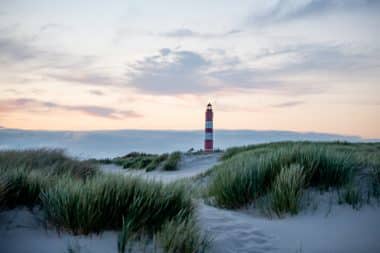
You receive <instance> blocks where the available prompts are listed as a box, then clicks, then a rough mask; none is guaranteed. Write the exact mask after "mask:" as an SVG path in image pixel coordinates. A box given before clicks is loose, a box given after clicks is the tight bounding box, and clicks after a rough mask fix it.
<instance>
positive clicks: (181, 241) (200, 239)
mask: <svg viewBox="0 0 380 253" xmlns="http://www.w3.org/2000/svg"><path fill="white" fill-rule="evenodd" d="M157 240H158V243H159V245H160V247H161V248H162V249H163V250H164V252H167V253H176V252H181V253H203V252H206V251H207V249H208V248H209V246H210V243H211V240H210V238H209V237H208V236H206V235H205V234H203V233H201V231H200V229H199V227H198V225H197V223H196V220H195V218H194V217H193V216H185V217H183V215H182V214H181V213H180V214H179V215H178V216H177V217H175V218H174V219H172V220H170V221H168V222H166V223H165V224H164V225H163V227H162V229H161V230H160V231H159V232H158V233H157Z"/></svg>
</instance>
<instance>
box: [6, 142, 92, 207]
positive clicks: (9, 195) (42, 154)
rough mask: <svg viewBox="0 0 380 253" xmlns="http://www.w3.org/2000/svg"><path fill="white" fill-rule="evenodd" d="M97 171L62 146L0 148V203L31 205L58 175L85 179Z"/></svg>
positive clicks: (14, 205) (10, 205)
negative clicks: (63, 149) (73, 156)
mask: <svg viewBox="0 0 380 253" xmlns="http://www.w3.org/2000/svg"><path fill="white" fill-rule="evenodd" d="M97 173H98V169H97V167H96V166H95V165H94V164H93V163H91V162H88V161H79V160H76V159H73V158H70V157H68V156H66V155H65V154H64V152H63V151H62V150H57V149H35V150H19V151H12V150H11V151H0V174H1V179H0V201H1V203H0V205H1V206H2V207H6V208H13V207H16V206H19V205H26V206H30V207H31V206H34V205H37V204H40V203H41V201H40V193H41V192H42V191H44V190H47V189H48V188H49V187H51V186H53V185H54V184H55V183H56V182H57V181H58V180H59V179H60V180H62V179H65V178H71V179H76V180H86V179H88V178H90V177H93V176H94V175H96V174H97Z"/></svg>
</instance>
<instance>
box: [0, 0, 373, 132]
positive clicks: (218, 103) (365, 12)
mask: <svg viewBox="0 0 380 253" xmlns="http://www.w3.org/2000/svg"><path fill="white" fill-rule="evenodd" d="M379 13H380V1H378V0H282V1H279V0H277V1H274V0H256V1H222V0H215V1H204V0H201V1H194V0H193V1H145V0H136V1H121V0H120V1H94V0H88V1H78V0H66V1H58V0H56V1H54V0H1V1H0V126H1V127H5V128H21V129H46V130H95V129H203V127H204V111H205V109H206V105H207V103H208V102H209V101H210V102H211V103H212V104H213V107H214V111H215V124H214V126H215V128H217V129H255V130H264V129H265V130H292V131H315V132H328V133H338V134H350V135H359V136H362V137H367V138H380V15H379Z"/></svg>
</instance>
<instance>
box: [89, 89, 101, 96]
mask: <svg viewBox="0 0 380 253" xmlns="http://www.w3.org/2000/svg"><path fill="white" fill-rule="evenodd" d="M88 92H89V93H91V94H94V95H97V96H103V95H104V92H103V91H100V90H89V91H88Z"/></svg>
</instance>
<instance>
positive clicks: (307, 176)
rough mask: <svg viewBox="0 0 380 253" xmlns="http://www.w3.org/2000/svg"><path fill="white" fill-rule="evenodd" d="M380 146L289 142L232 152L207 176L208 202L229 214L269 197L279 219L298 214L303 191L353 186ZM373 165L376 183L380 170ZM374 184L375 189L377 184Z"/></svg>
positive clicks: (233, 150)
mask: <svg viewBox="0 0 380 253" xmlns="http://www.w3.org/2000/svg"><path fill="white" fill-rule="evenodd" d="M379 146H380V145H379V144H350V143H340V142H333V143H310V142H284V143H270V144H260V145H251V146H246V147H238V148H231V149H228V150H227V151H226V153H225V154H224V155H223V157H222V160H223V162H222V163H221V164H219V165H217V166H215V167H214V168H213V169H212V171H211V172H209V173H208V175H211V183H210V185H209V188H208V192H209V196H210V197H211V200H212V201H213V202H215V204H216V205H219V206H222V207H226V208H238V207H241V206H244V205H247V204H250V203H252V202H255V201H256V200H257V199H258V198H259V197H263V196H265V197H267V198H269V199H270V200H269V202H271V208H272V211H274V212H275V213H277V214H278V215H280V213H283V212H290V213H296V212H298V205H297V204H296V203H298V202H299V199H300V195H299V194H300V193H301V192H302V191H301V189H302V188H305V187H318V188H320V189H328V188H330V187H335V188H340V187H343V186H345V185H348V184H350V183H352V182H353V178H354V177H355V175H356V174H357V172H358V170H359V169H360V168H362V167H368V163H369V162H368V161H369V160H371V159H368V157H369V156H368V154H370V155H371V156H373V155H375V156H379V153H380V149H379ZM371 161H372V162H371V164H372V165H373V166H372V170H371V171H372V173H373V174H374V176H373V178H376V176H375V175H376V173H377V172H378V168H379V167H380V166H379V164H378V163H374V162H373V159H372V160H371ZM292 164H298V165H299V166H300V167H302V168H303V169H302V173H300V172H299V171H300V170H295V169H292V168H293V167H294V166H291V165H292ZM287 170H290V171H287ZM373 182H374V183H373V184H374V185H375V184H376V182H377V180H373ZM374 189H376V187H374Z"/></svg>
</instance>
